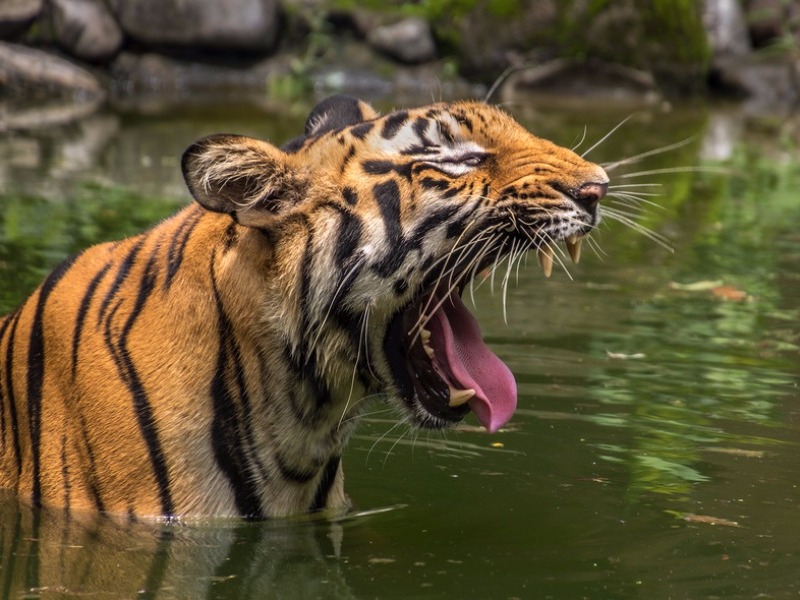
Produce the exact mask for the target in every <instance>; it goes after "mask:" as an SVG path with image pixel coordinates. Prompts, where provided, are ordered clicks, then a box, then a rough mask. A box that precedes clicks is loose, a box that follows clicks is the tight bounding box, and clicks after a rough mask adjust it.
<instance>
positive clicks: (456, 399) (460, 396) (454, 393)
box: [447, 387, 475, 408]
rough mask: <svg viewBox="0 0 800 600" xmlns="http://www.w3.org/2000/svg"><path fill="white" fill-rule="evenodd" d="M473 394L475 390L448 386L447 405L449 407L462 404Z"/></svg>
mask: <svg viewBox="0 0 800 600" xmlns="http://www.w3.org/2000/svg"><path fill="white" fill-rule="evenodd" d="M474 395H475V390H473V389H469V390H457V389H455V388H452V387H451V388H450V402H448V403H447V405H448V406H449V407H451V408H455V407H457V406H461V405H462V404H466V403H467V402H468V401H469V399H470V398H472V397H473V396H474Z"/></svg>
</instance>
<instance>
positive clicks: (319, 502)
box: [308, 456, 341, 512]
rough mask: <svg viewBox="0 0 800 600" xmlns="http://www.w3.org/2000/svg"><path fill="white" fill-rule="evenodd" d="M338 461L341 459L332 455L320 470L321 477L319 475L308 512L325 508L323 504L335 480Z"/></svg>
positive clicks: (326, 501)
mask: <svg viewBox="0 0 800 600" xmlns="http://www.w3.org/2000/svg"><path fill="white" fill-rule="evenodd" d="M339 461H341V457H340V456H332V457H331V459H330V460H329V461H328V464H326V465H325V469H324V470H323V471H322V477H320V480H319V484H318V485H317V492H316V494H314V501H313V502H312V503H311V506H310V507H309V509H308V510H309V511H310V512H316V511H320V510H322V509H323V508H325V505H326V504H327V503H328V494H330V492H331V488H332V487H333V482H334V481H335V480H336V473H337V471H338V470H339Z"/></svg>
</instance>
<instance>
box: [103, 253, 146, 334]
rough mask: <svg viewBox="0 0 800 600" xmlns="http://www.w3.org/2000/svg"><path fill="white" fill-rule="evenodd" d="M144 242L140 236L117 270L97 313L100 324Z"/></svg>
mask: <svg viewBox="0 0 800 600" xmlns="http://www.w3.org/2000/svg"><path fill="white" fill-rule="evenodd" d="M142 244H144V237H140V238H139V241H138V242H136V244H134V246H133V248H131V250H130V252H128V255H127V256H126V257H125V259H124V260H123V261H122V264H121V265H120V267H119V269H118V270H117V276H116V277H115V278H114V283H112V284H111V288H110V289H109V290H108V292H106V296H105V298H104V299H103V303H102V304H101V305H100V310H99V311H98V313H97V324H98V325H99V324H100V323H101V321H102V320H103V317H105V315H106V311H107V310H108V307H109V306H110V305H111V302H112V301H113V300H114V297H115V296H116V295H117V292H118V291H119V288H120V287H121V286H122V284H123V283H124V281H125V279H126V278H127V277H128V275H129V274H130V271H131V269H132V268H133V265H134V264H135V262H136V257H137V255H138V254H139V251H140V250H141V249H142Z"/></svg>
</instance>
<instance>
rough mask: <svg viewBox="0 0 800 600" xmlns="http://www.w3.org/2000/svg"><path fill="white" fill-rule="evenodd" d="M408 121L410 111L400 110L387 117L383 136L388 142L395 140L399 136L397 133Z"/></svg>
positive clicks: (382, 132)
mask: <svg viewBox="0 0 800 600" xmlns="http://www.w3.org/2000/svg"><path fill="white" fill-rule="evenodd" d="M407 120H408V111H405V110H400V111H398V112H396V113H394V114H392V115H389V116H388V117H386V121H384V123H383V130H382V131H381V136H382V137H383V138H384V139H387V140H388V139H391V138H393V137H394V136H395V135H397V132H398V131H399V130H400V128H401V127H402V126H403V123H405V122H406V121H407Z"/></svg>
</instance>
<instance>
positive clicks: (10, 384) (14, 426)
mask: <svg viewBox="0 0 800 600" xmlns="http://www.w3.org/2000/svg"><path fill="white" fill-rule="evenodd" d="M21 313H22V310H21V309H17V311H16V312H15V313H14V314H13V315H9V317H8V321H6V323H8V322H12V324H11V330H10V331H9V332H8V345H7V346H6V361H5V362H6V370H5V379H6V400H7V402H8V413H9V417H10V419H11V439H12V444H13V446H14V457H15V458H16V460H17V477H19V476H20V475H21V474H22V453H21V451H20V446H19V419H18V417H17V400H16V398H15V396H14V379H13V377H14V372H13V364H14V346H15V341H16V338H17V324H18V323H19V318H20V314H21Z"/></svg>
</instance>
